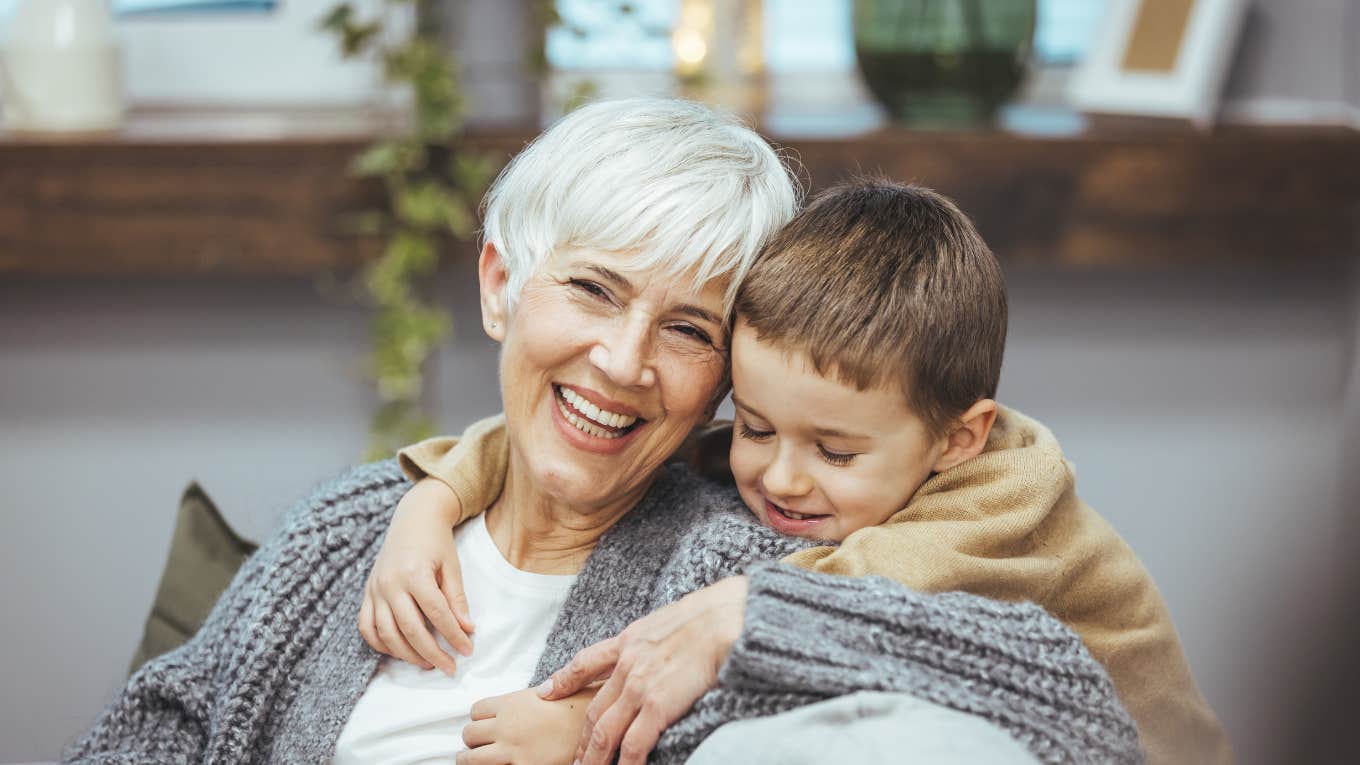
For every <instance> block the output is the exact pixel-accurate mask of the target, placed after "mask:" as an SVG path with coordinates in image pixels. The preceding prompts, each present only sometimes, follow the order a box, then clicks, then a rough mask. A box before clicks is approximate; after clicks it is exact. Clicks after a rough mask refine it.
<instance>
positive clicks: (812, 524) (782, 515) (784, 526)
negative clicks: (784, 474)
mask: <svg viewBox="0 0 1360 765" xmlns="http://www.w3.org/2000/svg"><path fill="white" fill-rule="evenodd" d="M795 515H797V516H800V517H794V516H795ZM830 517H831V516H830V515H808V514H806V513H794V511H792V510H787V509H785V508H783V507H780V506H779V505H776V504H775V503H773V502H771V501H770V500H768V499H767V500H765V518H766V520H767V521H768V522H769V524H770V528H773V529H774V530H775V531H778V532H779V533H781V534H788V535H790V536H806V535H807V534H809V533H810V532H811V531H812V530H813V529H815V528H816V527H817V526H818V525H820V524H821V523H822V522H823V521H825V520H826V519H828V518H830Z"/></svg>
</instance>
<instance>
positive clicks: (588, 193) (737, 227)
mask: <svg viewBox="0 0 1360 765" xmlns="http://www.w3.org/2000/svg"><path fill="white" fill-rule="evenodd" d="M800 194H801V191H800V189H799V187H798V184H797V183H796V181H795V180H794V179H793V178H792V176H791V174H790V172H789V170H788V168H787V167H785V164H784V162H783V161H782V160H781V158H780V156H779V155H778V154H777V153H776V152H775V151H774V149H772V148H771V147H770V145H769V144H767V143H766V142H765V141H764V139H762V138H761V137H760V136H758V135H756V133H755V132H754V131H752V130H751V129H750V128H748V127H746V126H745V125H743V124H742V123H741V122H740V121H738V120H737V119H735V118H733V117H730V116H727V115H722V114H719V113H717V112H714V111H713V110H711V109H709V108H708V107H706V106H702V105H700V104H696V103H691V102H688V101H681V100H677V99H658V98H631V99H619V100H608V101H598V102H595V103H593V104H590V105H587V106H583V107H581V108H580V109H577V110H576V111H574V112H572V113H571V114H568V115H567V116H565V117H563V118H562V119H560V120H558V121H557V122H556V123H554V124H553V125H552V126H551V127H550V128H548V129H547V130H546V131H544V133H543V134H542V135H540V136H539V137H538V138H537V139H535V140H534V141H533V142H532V143H531V144H529V146H528V147H527V148H525V149H524V150H523V151H521V152H520V153H519V154H518V155H517V156H516V157H515V158H514V160H512V161H511V162H510V164H509V165H507V166H506V167H505V169H504V170H502V171H501V173H500V175H499V176H498V177H497V178H496V181H495V183H493V184H492V186H491V189H490V190H489V191H488V192H487V194H486V198H485V200H483V204H484V206H485V224H484V229H483V235H482V236H483V242H484V243H490V244H492V245H494V246H495V247H496V250H497V251H498V252H499V253H500V254H501V257H502V258H503V259H504V262H505V264H506V270H507V272H508V276H509V283H508V284H507V286H506V290H507V294H506V297H507V302H508V304H509V305H511V306H513V305H514V303H515V301H516V299H517V298H518V296H519V292H520V289H521V288H522V287H523V286H524V284H525V282H526V281H528V279H529V277H530V276H531V275H533V273H534V272H535V271H536V270H537V268H538V267H539V266H540V265H541V264H542V263H543V262H544V261H545V260H546V259H547V258H548V256H549V255H550V254H551V253H552V252H553V251H554V250H557V249H559V248H566V247H570V248H586V249H594V250H599V251H604V252H610V253H619V252H632V251H636V253H637V255H636V258H637V259H636V261H635V263H636V265H637V267H638V268H640V269H657V272H658V273H660V274H663V275H667V276H675V275H680V274H685V273H689V272H691V271H693V272H694V273H695V274H696V286H697V285H702V284H703V283H705V282H707V281H709V280H710V279H713V278H715V277H728V278H730V279H731V283H730V284H729V286H728V290H727V295H726V296H725V300H724V304H723V311H724V314H726V313H727V312H729V311H730V310H731V306H732V302H733V298H734V296H735V294H736V290H737V287H738V286H739V285H740V282H741V279H742V278H743V277H744V276H745V275H746V272H747V270H748V269H749V268H750V266H751V263H752V262H753V261H754V260H755V258H756V255H757V254H758V253H759V252H760V248H761V245H763V244H764V242H765V240H766V239H767V238H768V237H769V236H770V235H772V234H774V233H775V232H776V231H778V230H779V229H780V227H782V226H783V225H784V224H785V223H787V222H788V221H789V219H790V218H792V217H793V214H794V212H795V211H796V210H797V207H798V203H799V198H800Z"/></svg>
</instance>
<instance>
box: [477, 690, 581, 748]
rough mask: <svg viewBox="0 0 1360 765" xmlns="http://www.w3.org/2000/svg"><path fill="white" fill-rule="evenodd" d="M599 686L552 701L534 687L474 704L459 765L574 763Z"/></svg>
mask: <svg viewBox="0 0 1360 765" xmlns="http://www.w3.org/2000/svg"><path fill="white" fill-rule="evenodd" d="M595 691H596V688H595V687H593V686H592V687H590V688H587V689H585V690H583V691H581V692H580V693H577V694H575V695H572V696H567V697H566V698H563V699H561V700H559V701H546V700H544V699H541V698H539V696H538V693H537V692H535V691H534V689H532V688H530V689H527V690H523V691H515V692H514V693H507V694H505V695H504V696H492V697H491V698H487V699H482V700H481V701H478V702H477V703H476V704H473V705H472V722H470V723H468V725H467V727H465V728H463V743H465V744H467V745H468V750H467V751H466V752H459V754H458V765H506V764H508V763H514V765H571V761H572V758H573V757H574V756H575V754H576V737H577V736H578V735H580V733H581V726H582V725H583V724H584V723H585V718H586V708H587V707H589V705H590V700H591V699H592V698H594V696H595Z"/></svg>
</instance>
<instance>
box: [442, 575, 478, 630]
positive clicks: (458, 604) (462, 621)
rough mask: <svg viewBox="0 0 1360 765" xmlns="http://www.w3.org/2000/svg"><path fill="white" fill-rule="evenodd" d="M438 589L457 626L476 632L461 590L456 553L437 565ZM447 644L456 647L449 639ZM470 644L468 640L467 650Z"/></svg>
mask: <svg viewBox="0 0 1360 765" xmlns="http://www.w3.org/2000/svg"><path fill="white" fill-rule="evenodd" d="M439 589H440V590H441V591H442V592H443V593H444V600H445V601H447V602H448V604H449V608H451V609H453V615H454V618H456V619H457V620H458V626H460V627H462V629H463V632H465V633H467V634H469V635H471V634H472V633H473V632H476V631H477V625H475V624H473V623H472V612H471V611H469V610H468V599H467V594H466V593H465V592H463V569H462V567H461V566H460V565H459V564H458V557H457V555H456V554H455V555H454V556H453V557H452V558H450V559H447V560H445V561H444V563H443V565H441V566H440V567H439ZM444 639H445V640H448V639H449V636H448V635H445V636H444ZM449 645H452V646H453V647H454V648H457V647H458V646H457V644H456V643H454V642H453V641H452V640H449ZM471 645H472V643H471V642H470V641H469V643H468V646H469V648H468V650H471Z"/></svg>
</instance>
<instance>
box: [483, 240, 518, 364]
mask: <svg viewBox="0 0 1360 765" xmlns="http://www.w3.org/2000/svg"><path fill="white" fill-rule="evenodd" d="M477 280H478V282H479V284H480V285H481V300H482V329H483V330H485V331H486V334H487V336H488V337H490V338H491V339H492V340H495V341H496V342H498V343H499V342H502V341H504V340H505V325H506V320H507V319H508V318H509V316H510V312H509V311H508V310H506V285H508V284H509V282H510V272H509V271H508V270H506V267H505V259H504V258H502V257H501V254H500V253H499V252H497V251H496V245H494V244H492V243H491V242H487V243H486V244H485V245H483V246H482V255H481V257H480V258H478V260H477Z"/></svg>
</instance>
